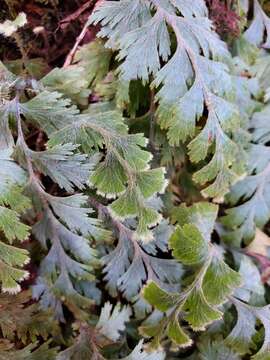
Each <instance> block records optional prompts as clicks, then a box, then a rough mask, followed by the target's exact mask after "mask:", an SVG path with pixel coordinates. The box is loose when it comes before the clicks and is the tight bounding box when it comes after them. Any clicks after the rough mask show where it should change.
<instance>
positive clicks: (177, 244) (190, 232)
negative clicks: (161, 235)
mask: <svg viewBox="0 0 270 360" xmlns="http://www.w3.org/2000/svg"><path fill="white" fill-rule="evenodd" d="M170 248H171V249H172V252H173V256H174V257H175V258H176V259H177V260H179V261H181V262H182V263H183V264H185V265H194V264H199V263H202V262H203V261H205V260H206V259H207V257H208V255H209V246H208V243H207V241H206V240H205V238H204V237H203V236H202V234H201V232H200V231H199V230H198V228H197V227H196V226H195V225H193V224H186V225H184V226H183V227H182V228H181V227H179V226H178V227H177V228H176V230H175V232H174V233H173V235H172V236H171V239H170Z"/></svg>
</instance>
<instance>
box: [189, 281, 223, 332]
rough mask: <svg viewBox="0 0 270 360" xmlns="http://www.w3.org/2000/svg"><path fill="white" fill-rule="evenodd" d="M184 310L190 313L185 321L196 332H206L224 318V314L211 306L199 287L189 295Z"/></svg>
mask: <svg viewBox="0 0 270 360" xmlns="http://www.w3.org/2000/svg"><path fill="white" fill-rule="evenodd" d="M183 309H184V310H187V311H188V314H187V315H185V320H187V321H188V322H189V324H190V326H191V327H192V329H193V330H195V331H198V330H200V331H201V330H205V327H206V326H207V325H209V324H211V323H212V322H213V321H215V320H219V319H221V318H222V312H220V311H219V310H217V309H215V308H214V307H213V306H212V305H210V303H208V302H207V300H206V298H205V295H204V293H203V292H202V291H201V290H200V289H199V288H197V287H195V288H194V289H193V290H192V291H191V292H190V294H188V296H187V299H186V301H185V303H184V307H183Z"/></svg>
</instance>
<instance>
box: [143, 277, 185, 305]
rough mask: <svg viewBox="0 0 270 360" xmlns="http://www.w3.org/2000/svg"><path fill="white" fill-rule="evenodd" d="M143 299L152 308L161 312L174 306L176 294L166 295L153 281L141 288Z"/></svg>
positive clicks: (176, 298)
mask: <svg viewBox="0 0 270 360" xmlns="http://www.w3.org/2000/svg"><path fill="white" fill-rule="evenodd" d="M143 297H144V298H145V300H147V301H148V302H149V303H150V304H151V305H152V306H154V307H155V308H157V309H158V310H160V311H163V312H165V311H167V310H169V309H170V308H172V307H173V306H175V305H176V304H177V300H178V295H177V294H171V293H167V292H166V291H164V290H162V289H161V288H160V287H159V286H158V285H157V284H156V283H154V282H153V281H150V282H149V283H148V284H147V285H146V286H145V287H144V288H143Z"/></svg>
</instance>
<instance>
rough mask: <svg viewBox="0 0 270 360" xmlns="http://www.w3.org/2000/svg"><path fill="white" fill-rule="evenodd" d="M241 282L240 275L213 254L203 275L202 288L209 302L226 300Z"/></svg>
mask: <svg viewBox="0 0 270 360" xmlns="http://www.w3.org/2000/svg"><path fill="white" fill-rule="evenodd" d="M241 283H242V281H241V275H240V274H239V273H237V272H236V271H234V270H232V269H231V268H230V267H229V266H228V265H227V264H226V263H225V262H224V261H223V260H222V259H221V258H220V257H219V256H214V257H213V258H212V261H211V264H210V265H209V267H208V268H207V271H206V273H205V275H204V278H203V283H202V289H203V292H204V294H205V298H206V300H207V302H209V304H212V305H219V304H222V303H223V302H224V301H226V300H227V297H228V296H229V295H231V294H232V293H233V291H234V290H235V288H236V287H239V286H240V285H241Z"/></svg>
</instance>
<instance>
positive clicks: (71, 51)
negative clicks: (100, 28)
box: [63, 19, 89, 68]
mask: <svg viewBox="0 0 270 360" xmlns="http://www.w3.org/2000/svg"><path fill="white" fill-rule="evenodd" d="M88 26H89V24H88V19H87V21H86V23H85V24H84V27H83V28H82V31H81V33H80V35H79V36H78V37H77V39H76V42H75V44H74V46H73V48H72V49H71V50H70V52H69V53H68V56H67V58H66V61H65V63H64V65H63V67H64V68H65V67H67V66H69V65H70V64H71V63H72V61H73V58H74V55H75V53H76V51H77V49H78V46H79V45H80V43H81V41H82V40H83V38H84V37H85V34H86V32H87V28H88Z"/></svg>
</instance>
